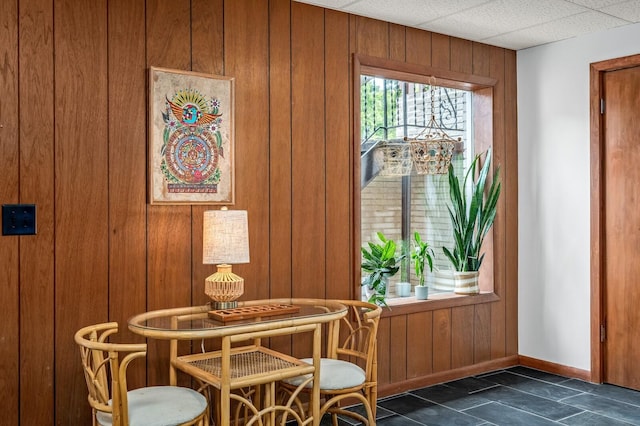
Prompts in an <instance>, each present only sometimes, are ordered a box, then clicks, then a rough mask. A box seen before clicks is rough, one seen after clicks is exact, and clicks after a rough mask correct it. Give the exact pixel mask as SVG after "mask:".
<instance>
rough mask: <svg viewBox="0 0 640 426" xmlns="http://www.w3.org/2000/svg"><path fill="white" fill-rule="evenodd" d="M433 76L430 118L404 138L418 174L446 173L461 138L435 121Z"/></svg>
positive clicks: (430, 84) (433, 79)
mask: <svg viewBox="0 0 640 426" xmlns="http://www.w3.org/2000/svg"><path fill="white" fill-rule="evenodd" d="M435 82H436V78H435V77H431V80H430V82H429V86H430V88H431V118H430V119H429V123H428V124H427V126H426V127H425V128H424V129H423V130H422V131H421V132H420V133H419V134H418V135H417V136H416V137H415V138H407V137H405V138H404V140H405V141H408V142H409V143H410V144H411V157H412V158H413V163H414V164H415V166H416V171H417V172H418V174H420V175H438V174H446V173H447V172H448V170H449V164H451V157H452V155H453V151H454V150H455V148H456V144H457V143H458V144H459V143H460V141H461V139H460V138H458V139H457V140H456V139H453V138H452V137H450V136H449V135H448V134H447V132H445V131H444V130H443V129H442V128H441V127H440V125H439V124H438V123H437V121H436V116H435V112H434V111H435V89H434V85H435Z"/></svg>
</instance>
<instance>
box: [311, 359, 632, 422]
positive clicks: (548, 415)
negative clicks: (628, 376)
mask: <svg viewBox="0 0 640 426" xmlns="http://www.w3.org/2000/svg"><path fill="white" fill-rule="evenodd" d="M355 409H357V407H356V408H355ZM377 417H378V419H377V424H378V426H395V425H402V426H412V425H434V426H435V425H443V426H444V425H446V426H449V425H461V426H462V425H474V426H475V425H509V426H512V425H526V426H536V425H580V426H590V425H593V426H609V425H611V426H615V425H640V392H636V391H633V390H629V389H624V388H620V387H617V386H612V385H596V384H593V383H588V382H583V381H581V380H577V379H569V378H566V377H561V376H557V375H554V374H549V373H545V372H542V371H538V370H533V369H530V368H526V367H513V368H509V369H506V370H499V371H494V372H491V373H486V374H482V375H478V376H474V377H467V378H464V379H460V380H455V381H452V382H448V383H442V384H438V385H434V386H429V387H426V388H422V389H416V390H413V391H410V392H405V393H402V394H399V395H393V396H390V397H386V398H381V399H379V400H378V413H377ZM323 423H324V422H323ZM341 423H342V425H345V426H347V425H350V424H351V423H350V422H349V421H348V420H347V419H345V421H344V422H341Z"/></svg>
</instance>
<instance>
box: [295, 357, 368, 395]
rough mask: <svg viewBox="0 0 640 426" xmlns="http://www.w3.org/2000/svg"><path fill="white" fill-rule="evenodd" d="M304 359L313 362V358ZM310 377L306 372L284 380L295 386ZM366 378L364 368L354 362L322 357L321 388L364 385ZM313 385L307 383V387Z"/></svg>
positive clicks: (332, 388) (331, 388) (334, 388)
mask: <svg viewBox="0 0 640 426" xmlns="http://www.w3.org/2000/svg"><path fill="white" fill-rule="evenodd" d="M302 361H304V362H306V363H309V364H313V358H304V359H302ZM309 377H310V375H308V374H305V375H304V376H297V377H292V378H290V379H285V380H284V382H285V383H288V384H290V385H293V386H300V384H301V383H302V382H303V381H304V380H306V379H308V378H309ZM364 380H365V373H364V370H363V369H362V368H360V367H359V366H357V365H356V364H354V363H352V362H348V361H342V360H339V359H330V358H321V359H320V389H324V390H337V389H347V388H352V387H354V386H360V385H362V384H363V383H364ZM311 386H312V383H311V382H310V383H308V384H307V385H306V387H307V388H310V387H311Z"/></svg>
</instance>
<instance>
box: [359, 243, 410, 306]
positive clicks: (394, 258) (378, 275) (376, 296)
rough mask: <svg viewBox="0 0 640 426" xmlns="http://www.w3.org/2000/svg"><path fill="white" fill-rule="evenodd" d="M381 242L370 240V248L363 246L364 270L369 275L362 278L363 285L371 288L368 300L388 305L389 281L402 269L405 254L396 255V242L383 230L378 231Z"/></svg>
mask: <svg viewBox="0 0 640 426" xmlns="http://www.w3.org/2000/svg"><path fill="white" fill-rule="evenodd" d="M377 235H378V239H380V242H381V244H378V243H373V242H368V243H367V244H368V246H369V249H367V248H366V247H361V248H360V250H361V252H362V257H363V261H362V265H361V267H362V270H363V271H365V272H367V273H368V274H369V275H368V276H367V277H366V278H365V279H364V280H362V286H365V287H366V288H367V289H369V290H370V294H369V297H368V301H369V302H370V303H375V304H377V305H382V306H387V302H386V295H387V282H388V279H389V277H392V276H394V275H395V274H396V273H397V272H398V270H399V269H400V266H399V262H400V261H401V260H402V259H403V258H404V255H403V254H401V255H399V256H398V255H396V243H395V242H394V241H393V240H389V239H387V238H386V237H385V236H384V235H383V234H382V232H378V234H377Z"/></svg>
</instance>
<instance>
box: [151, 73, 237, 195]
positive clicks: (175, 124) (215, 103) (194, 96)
mask: <svg viewBox="0 0 640 426" xmlns="http://www.w3.org/2000/svg"><path fill="white" fill-rule="evenodd" d="M150 89H151V90H150V91H151V94H150V100H151V105H150V120H149V121H150V126H151V131H150V136H149V137H150V144H149V145H150V155H149V159H150V160H149V161H150V198H151V200H150V202H151V203H152V204H153V203H166V204H233V202H234V199H233V198H234V197H233V195H234V182H233V180H234V173H233V154H234V150H233V148H234V147H233V79H232V78H229V77H220V76H212V75H206V74H200V73H193V72H186V71H177V70H168V69H163V68H155V67H152V68H151V71H150Z"/></svg>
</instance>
